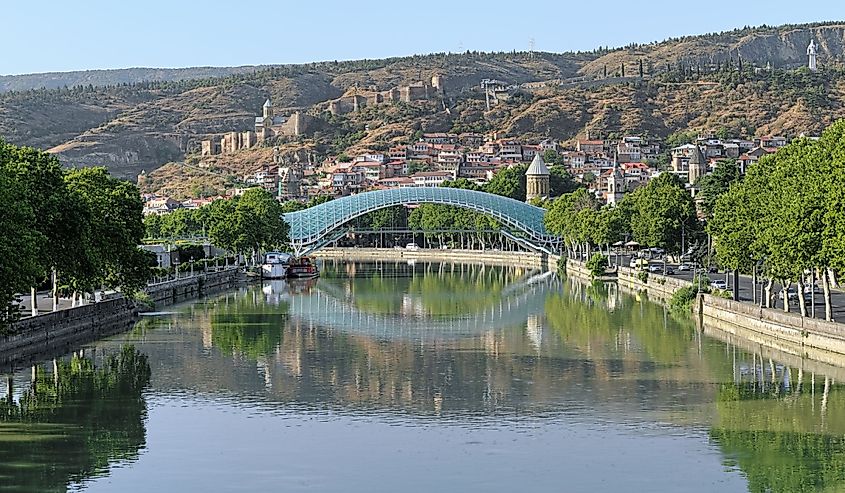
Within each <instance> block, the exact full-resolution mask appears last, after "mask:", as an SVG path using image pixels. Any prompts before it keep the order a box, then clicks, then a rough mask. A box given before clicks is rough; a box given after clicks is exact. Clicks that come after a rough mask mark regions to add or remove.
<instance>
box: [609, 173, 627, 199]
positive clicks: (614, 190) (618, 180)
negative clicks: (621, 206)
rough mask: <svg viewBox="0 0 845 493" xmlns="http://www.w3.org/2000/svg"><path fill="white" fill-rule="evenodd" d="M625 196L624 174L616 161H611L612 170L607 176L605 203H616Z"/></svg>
mask: <svg viewBox="0 0 845 493" xmlns="http://www.w3.org/2000/svg"><path fill="white" fill-rule="evenodd" d="M624 196H625V175H624V174H623V173H622V170H621V169H619V166H617V165H616V163H613V171H612V172H611V173H610V176H609V177H608V178H607V203H608V205H616V204H618V203H619V202H621V201H622V198H623V197H624Z"/></svg>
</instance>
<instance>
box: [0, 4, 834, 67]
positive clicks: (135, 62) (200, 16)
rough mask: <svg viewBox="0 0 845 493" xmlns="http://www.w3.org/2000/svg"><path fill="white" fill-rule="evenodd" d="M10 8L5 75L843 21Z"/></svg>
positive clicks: (422, 8) (465, 8) (690, 13)
mask: <svg viewBox="0 0 845 493" xmlns="http://www.w3.org/2000/svg"><path fill="white" fill-rule="evenodd" d="M808 5H812V10H811V9H809V8H807V6H808ZM1 12H2V17H3V29H0V46H2V47H3V50H2V51H3V54H2V56H0V74H3V75H6V74H20V73H31V72H51V71H67V70H83V69H97V68H124V67H186V66H200V65H214V66H230V65H255V64H270V63H299V62H310V61H319V60H346V59H357V58H382V57H387V56H399V55H410V54H414V53H431V52H441V51H452V52H456V51H459V50H479V51H502V50H507V51H509V50H514V49H516V50H526V49H528V47H529V40H530V39H531V38H533V39H534V45H535V49H537V50H542V51H558V52H559V51H570V50H591V49H593V48H596V47H598V46H607V45H609V46H622V45H625V44H628V43H631V42H649V41H655V40H662V39H665V38H667V37H673V36H680V35H685V34H702V33H707V32H712V31H723V30H729V29H733V28H735V27H742V26H745V25H760V24H769V25H777V24H786V23H802V22H813V21H823V20H838V19H845V6H843V4H842V3H841V0H818V1H814V2H795V1H789V2H787V1H782V0H772V1H762V0H750V1H749V0H739V1H737V0H733V1H727V0H710V1H708V2H684V1H676V2H667V1H657V2H646V1H632V0H628V1H623V0H604V1H581V2H570V1H566V0H557V1H555V0H520V1H509V2H503V1H496V0H488V1H487V2H480V1H471V2H467V1H460V0H451V1H446V0H426V1H424V2H403V1H398V0H393V1H390V2H388V1H375V0H356V1H352V2H350V1H338V0H317V1H301V2H290V1H288V0H281V1H275V2H249V1H246V2H244V1H241V0H228V1H220V0H204V1H201V2H200V1H194V0H128V1H122V0H108V1H105V0H77V1H73V0H43V1H42V2H34V1H31V0H4V2H3V5H2V11H1Z"/></svg>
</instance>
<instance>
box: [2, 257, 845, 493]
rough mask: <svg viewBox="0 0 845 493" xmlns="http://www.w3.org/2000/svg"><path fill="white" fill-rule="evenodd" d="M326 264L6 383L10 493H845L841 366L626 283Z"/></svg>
mask: <svg viewBox="0 0 845 493" xmlns="http://www.w3.org/2000/svg"><path fill="white" fill-rule="evenodd" d="M324 271H325V275H324V276H323V277H322V278H321V279H319V280H314V281H305V282H292V283H285V282H283V281H278V282H277V281H274V282H266V283H264V284H256V285H250V286H248V287H246V288H243V289H240V290H237V291H231V292H228V293H224V294H222V295H219V296H215V297H212V298H208V299H204V300H201V301H198V302H193V303H189V304H185V305H180V306H177V307H174V308H172V309H168V313H165V314H162V315H159V316H155V317H148V318H145V319H144V320H142V321H141V322H140V323H139V324H138V326H137V327H136V328H135V329H134V330H133V331H132V332H130V333H127V334H123V335H119V336H116V337H112V338H110V339H107V340H104V341H100V342H98V343H96V344H93V345H90V346H89V347H86V348H84V349H83V350H80V351H77V352H76V353H75V354H74V355H68V356H66V357H63V358H60V359H58V360H55V361H46V362H44V363H43V364H41V365H38V367H37V368H36V369H35V370H34V372H33V369H31V368H27V369H22V370H21V371H20V372H18V373H16V374H15V375H13V376H12V377H11V378H9V379H8V380H7V381H6V382H5V383H6V385H4V389H3V390H0V397H2V399H0V491H3V490H8V491H65V490H68V489H69V490H85V491H150V490H154V489H159V490H161V491H202V490H206V491H259V490H271V491H277V490H285V491H391V492H395V491H488V492H489V491H514V490H520V491H585V490H590V491H620V490H625V491H715V490H718V491H755V492H757V491H761V492H762V491H776V492H777V491H783V492H791V491H839V490H843V489H845V444H843V437H845V398H843V395H845V393H843V390H842V388H841V386H840V385H839V384H838V383H836V382H835V377H836V376H837V375H836V374H834V372H835V370H831V371H830V372H828V373H830V374H828V375H826V374H824V373H821V372H818V371H817V368H816V367H814V366H813V365H811V364H809V363H808V364H806V365H805V364H804V363H803V362H799V363H798V364H795V363H794V361H793V363H792V366H790V365H788V364H784V363H781V362H780V361H778V360H777V358H773V359H770V358H769V356H768V353H767V352H764V351H763V350H762V348H761V350H760V351H757V350H752V351H749V350H748V349H747V348H748V347H749V346H748V345H734V344H732V343H731V342H730V341H729V342H723V341H721V340H718V339H712V338H708V337H705V336H702V335H701V333H700V332H699V331H698V330H696V328H695V326H694V325H693V324H692V322H690V321H686V320H678V319H676V318H675V317H673V316H672V315H670V314H668V313H667V312H666V311H665V310H664V309H663V308H662V307H660V306H659V305H656V304H653V303H650V302H649V301H648V300H646V299H644V298H637V297H633V296H629V295H626V294H623V293H621V292H618V291H617V289H616V287H615V286H613V285H609V286H601V285H586V284H582V283H580V282H578V281H573V280H561V279H559V278H558V277H556V276H554V275H550V274H548V273H543V272H539V271H532V270H526V269H522V268H515V267H489V266H488V267H485V266H480V265H461V264H445V263H444V264H438V263H423V262H418V263H412V264H408V263H378V264H372V263H369V264H368V263H349V264H343V263H331V264H326V265H325V266H324ZM743 348H746V349H743ZM752 349H753V347H752ZM764 354H765V355H764ZM33 375H34V377H35V378H34V380H33Z"/></svg>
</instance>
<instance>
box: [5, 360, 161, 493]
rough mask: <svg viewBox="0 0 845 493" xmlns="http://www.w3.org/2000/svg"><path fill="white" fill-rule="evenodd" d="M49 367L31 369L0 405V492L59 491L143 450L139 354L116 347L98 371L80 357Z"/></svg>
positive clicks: (144, 378)
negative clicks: (29, 378)
mask: <svg viewBox="0 0 845 493" xmlns="http://www.w3.org/2000/svg"><path fill="white" fill-rule="evenodd" d="M51 366H52V371H45V370H44V369H43V368H39V367H36V369H35V371H34V373H35V379H34V381H33V382H32V383H31V385H30V387H29V388H28V389H26V390H25V391H24V392H23V393H22V394H21V395H20V396H19V398H18V399H17V400H16V399H15V398H14V397H13V393H12V392H9V394H8V395H7V396H6V398H4V399H2V400H0V491H38V492H43V491H65V490H66V488H67V487H68V485H69V484H73V483H80V482H83V481H85V480H86V479H88V478H92V477H96V476H99V475H102V474H105V473H106V472H107V471H108V469H109V466H110V465H112V464H114V463H115V462H123V461H133V460H136V459H137V458H138V455H139V451H140V450H141V449H143V448H144V445H145V436H146V431H145V428H144V418H145V417H146V412H147V409H146V403H145V401H144V398H143V396H142V391H143V389H144V388H145V387H146V386H147V385H148V384H149V382H150V365H149V364H148V362H147V357H146V356H145V355H144V354H141V353H140V352H138V351H136V350H135V348H134V347H132V346H123V347H122V348H121V351H120V352H119V353H118V354H112V355H110V356H108V357H106V358H105V360H104V362H103V363H102V364H101V367H100V368H96V367H95V366H94V362H93V361H92V360H91V359H90V358H86V357H81V356H79V355H74V356H73V357H71V358H70V359H69V360H54V362H53V364H52V365H51ZM9 386H10V387H11V379H10V380H9ZM9 390H13V389H11V388H10V389H9Z"/></svg>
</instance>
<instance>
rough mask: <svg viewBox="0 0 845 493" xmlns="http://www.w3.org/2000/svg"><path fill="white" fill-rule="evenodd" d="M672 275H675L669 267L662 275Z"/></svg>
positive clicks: (673, 270)
mask: <svg viewBox="0 0 845 493" xmlns="http://www.w3.org/2000/svg"><path fill="white" fill-rule="evenodd" d="M674 273H675V269H673V268H671V267H666V271H665V272H664V274H665V275H667V276H671V275H672V274H674Z"/></svg>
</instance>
